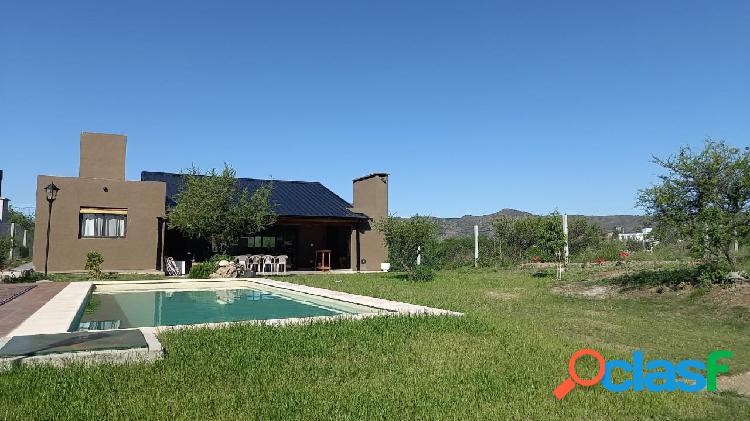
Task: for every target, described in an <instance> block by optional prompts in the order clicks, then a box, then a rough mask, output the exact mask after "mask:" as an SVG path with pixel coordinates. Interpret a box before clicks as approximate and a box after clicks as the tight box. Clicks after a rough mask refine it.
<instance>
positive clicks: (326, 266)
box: [315, 250, 331, 272]
mask: <svg viewBox="0 0 750 421" xmlns="http://www.w3.org/2000/svg"><path fill="white" fill-rule="evenodd" d="M315 270H319V271H322V272H329V271H330V270H331V250H315Z"/></svg>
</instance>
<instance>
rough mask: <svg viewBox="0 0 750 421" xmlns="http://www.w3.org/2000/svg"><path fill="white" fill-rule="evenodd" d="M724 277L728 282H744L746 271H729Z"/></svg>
mask: <svg viewBox="0 0 750 421" xmlns="http://www.w3.org/2000/svg"><path fill="white" fill-rule="evenodd" d="M725 279H726V280H727V281H729V282H745V281H747V273H745V272H729V273H727V276H726V277H725Z"/></svg>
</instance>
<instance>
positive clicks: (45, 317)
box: [0, 278, 463, 371]
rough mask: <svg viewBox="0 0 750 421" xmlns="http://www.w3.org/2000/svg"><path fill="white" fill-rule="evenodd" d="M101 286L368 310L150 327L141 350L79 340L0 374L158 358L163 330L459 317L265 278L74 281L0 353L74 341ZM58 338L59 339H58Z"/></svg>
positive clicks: (17, 360) (1, 343)
mask: <svg viewBox="0 0 750 421" xmlns="http://www.w3.org/2000/svg"><path fill="white" fill-rule="evenodd" d="M97 286H99V287H101V289H102V293H117V292H127V291H133V292H134V291H144V290H168V291H169V290H173V291H176V290H188V291H189V290H201V289H228V288H247V287H255V288H260V289H268V288H272V289H273V288H275V289H278V290H284V291H287V293H290V294H295V295H296V294H299V295H307V296H313V297H319V298H324V299H330V300H336V301H340V302H344V303H350V304H356V305H360V306H366V307H370V308H372V309H373V312H368V313H361V314H339V315H333V316H315V317H298V318H283V319H266V320H246V321H234V322H217V323H201V324H191V325H175V326H155V327H141V328H137V330H139V331H140V332H141V333H142V334H143V336H144V338H145V339H146V341H147V342H148V347H147V348H144V347H141V346H138V347H135V346H134V348H132V349H100V348H97V347H95V346H94V345H93V344H92V345H91V347H92V349H86V343H85V341H83V342H81V344H80V345H81V348H80V350H78V351H77V352H60V353H47V354H45V355H36V354H34V355H28V356H16V357H13V358H0V371H2V370H3V369H8V368H10V367H11V366H14V365H20V364H27V363H28V364H36V363H45V362H47V363H51V364H54V365H64V364H67V363H69V362H76V361H78V362H84V363H89V362H93V363H97V362H105V361H107V362H127V361H153V360H155V359H158V358H161V356H162V355H163V349H162V345H161V343H159V340H158V339H157V335H158V334H159V333H160V332H163V331H170V330H177V329H189V328H221V327H227V326H232V325H239V324H243V325H244V324H251V325H263V326H285V325H300V324H309V323H319V322H326V321H334V320H359V319H365V318H372V317H384V316H385V317H389V316H390V317H392V316H399V315H439V316H462V315H463V314H462V313H457V312H454V311H449V310H443V309H438V308H432V307H426V306H420V305H415V304H409V303H404V302H399V301H391V300H385V299H382V298H375V297H369V296H364V295H356V294H349V293H345V292H340V291H332V290H328V289H324V288H315V287H310V286H306V285H299V284H293V283H289V282H283V281H276V280H271V279H265V278H251V279H245V278H242V279H239V278H227V279H191V280H168V279H166V280H165V279H160V280H147V281H101V282H93V283H92V282H74V283H70V284H68V285H66V286H65V287H64V288H63V289H62V291H60V292H59V293H58V294H57V295H55V296H54V297H52V298H51V299H49V301H47V302H46V303H45V304H44V305H42V306H41V307H40V308H39V309H38V310H37V311H36V312H35V313H34V314H32V315H31V316H30V317H28V318H27V319H26V320H25V321H24V322H23V323H21V325H20V326H18V327H17V328H15V329H14V330H13V331H12V332H11V333H10V334H9V335H8V336H6V337H4V338H2V337H0V353H2V351H4V350H6V348H5V346H6V345H7V344H9V343H10V342H11V341H13V338H17V340H16V341H15V342H18V340H22V341H26V342H28V341H32V340H33V339H34V337H36V338H37V339H40V340H44V338H45V335H60V338H58V337H57V336H56V340H58V341H63V342H65V339H64V338H65V337H66V336H67V337H69V338H71V340H72V338H74V337H76V336H80V332H70V330H72V329H73V328H74V326H72V325H73V323H74V321H75V320H76V319H77V318H78V316H79V315H80V313H81V312H82V311H83V308H84V306H85V304H86V300H87V298H88V296H89V294H90V293H91V292H92V291H93V290H94V289H95V288H96V287H97ZM116 330H117V329H115V330H92V331H88V332H94V333H95V332H113V331H116ZM61 338H62V339H61Z"/></svg>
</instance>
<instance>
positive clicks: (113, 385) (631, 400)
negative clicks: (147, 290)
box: [0, 270, 750, 420]
mask: <svg viewBox="0 0 750 421" xmlns="http://www.w3.org/2000/svg"><path fill="white" fill-rule="evenodd" d="M284 280H286V281H294V282H299V283H304V284H308V285H314V286H319V287H324V288H330V289H336V290H341V291H347V292H353V293H357V294H365V295H372V296H377V297H383V298H389V299H395V300H401V301H407V302H411V303H416V304H423V305H428V306H434V307H440V308H446V309H450V310H456V311H461V312H464V313H466V316H465V317H462V318H449V317H411V318H379V319H370V320H363V321H348V322H336V323H326V324H315V325H311V326H294V327H282V328H269V327H258V326H236V327H232V328H227V329H220V330H191V331H182V332H171V333H167V334H164V335H163V336H162V338H161V339H162V340H163V342H164V343H165V346H166V349H167V352H168V353H167V356H166V357H165V358H164V359H163V360H162V361H159V362H157V363H155V364H150V365H149V364H137V365H130V366H99V367H93V368H85V367H70V368H66V369H53V368H48V367H35V368H24V369H19V370H16V371H13V372H11V373H8V374H4V375H0V418H3V417H5V418H9V419H18V418H37V419H53V418H54V419H65V418H67V419H93V418H98V419H117V418H121V419H122V418H128V419H131V418H136V419H151V418H161V419H186V418H188V419H205V418H223V419H238V418H240V419H247V418H250V419H272V418H275V419H279V418H285V419H286V418H296V419H331V418H335V419H373V418H389V419H404V420H406V419H415V418H417V419H466V418H472V419H507V418H521V419H548V418H563V417H564V418H568V419H581V418H588V419H597V420H598V419H623V418H624V419H627V418H630V419H643V418H647V417H650V418H657V419H700V418H713V419H732V418H734V419H737V418H744V419H748V418H750V398H746V397H741V396H739V395H736V394H733V393H727V392H723V393H705V392H704V393H694V394H686V393H660V394H657V393H623V394H615V393H610V392H607V391H606V390H604V389H603V388H602V387H600V386H595V387H591V388H588V389H586V388H576V390H574V391H573V392H572V393H570V394H569V395H568V396H567V397H566V398H565V399H564V400H563V401H557V400H556V399H555V398H554V397H553V396H552V389H553V388H554V387H555V386H556V385H557V384H558V383H559V382H560V381H562V380H563V379H564V378H565V376H566V366H567V360H568V358H569V357H570V355H571V354H572V353H573V352H574V351H576V350H578V349H579V348H581V347H593V348H595V349H597V350H599V351H600V352H602V353H603V355H604V356H605V357H606V358H623V357H629V355H630V353H631V352H632V351H633V350H634V349H641V350H643V351H644V352H645V353H646V358H647V359H648V358H664V359H678V358H687V357H690V358H696V359H703V360H705V358H706V355H707V354H708V353H709V352H710V351H712V350H714V349H716V348H721V349H730V350H732V351H734V358H733V359H732V360H731V362H730V374H732V373H734V374H738V373H741V372H746V371H748V370H750V335H748V332H750V329H749V328H750V317H749V316H748V313H747V312H745V311H734V310H727V309H722V308H716V307H713V306H709V305H707V304H703V303H702V302H701V301H700V300H699V299H691V298H675V299H669V300H666V299H658V300H648V301H647V300H633V299H627V300H626V299H617V300H615V299H613V300H591V299H576V298H564V297H560V296H557V295H554V294H552V293H550V287H551V286H552V285H553V283H554V281H553V280H551V278H538V277H532V276H531V272H516V271H504V272H473V271H468V270H467V271H456V272H442V273H439V274H438V276H437V278H436V280H435V281H433V282H429V283H410V282H407V281H404V280H402V279H400V278H399V277H398V276H397V275H395V274H385V275H328V276H307V277H293V278H284ZM582 368H583V369H582V370H579V371H580V372H581V375H582V376H583V375H584V374H585V372H586V371H587V370H586V367H583V366H582Z"/></svg>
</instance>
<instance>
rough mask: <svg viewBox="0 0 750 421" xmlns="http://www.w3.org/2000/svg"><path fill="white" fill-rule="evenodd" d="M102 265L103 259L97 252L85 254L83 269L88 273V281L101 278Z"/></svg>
mask: <svg viewBox="0 0 750 421" xmlns="http://www.w3.org/2000/svg"><path fill="white" fill-rule="evenodd" d="M102 263H104V257H102V255H101V253H99V252H98V251H90V252H88V253H86V266H85V267H84V269H86V270H87V271H88V273H89V278H90V279H101V278H102Z"/></svg>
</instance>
